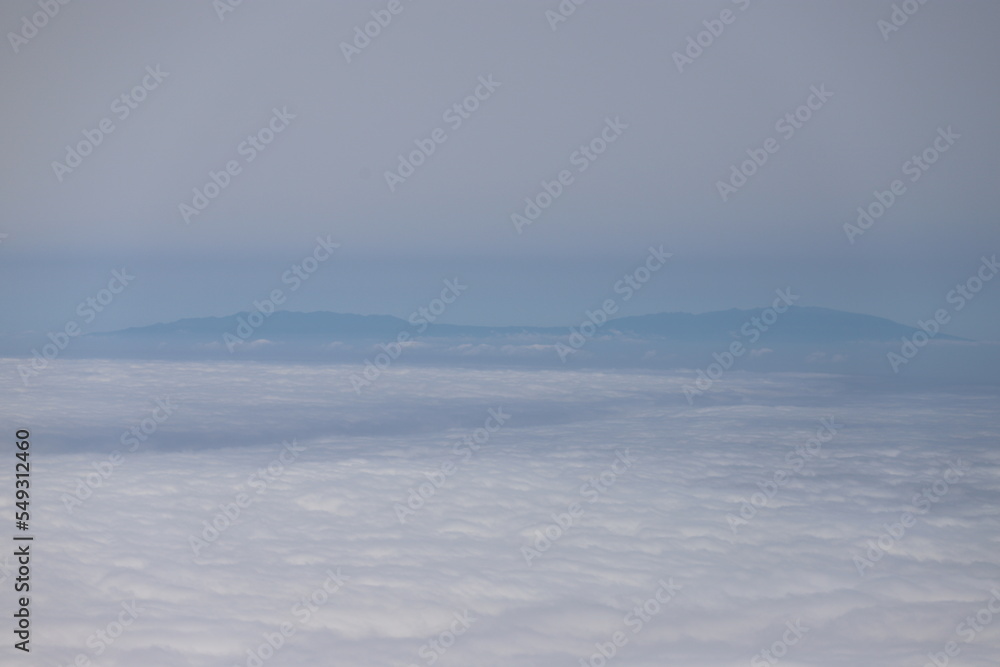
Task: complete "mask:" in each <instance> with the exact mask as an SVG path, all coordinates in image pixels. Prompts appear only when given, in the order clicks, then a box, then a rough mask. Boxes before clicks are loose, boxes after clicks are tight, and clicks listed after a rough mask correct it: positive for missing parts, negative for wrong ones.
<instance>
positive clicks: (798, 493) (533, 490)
mask: <svg viewBox="0 0 1000 667" xmlns="http://www.w3.org/2000/svg"><path fill="white" fill-rule="evenodd" d="M14 363H15V360H0V370H4V372H2V373H0V387H2V388H3V390H4V392H5V394H4V395H5V396H7V397H8V398H7V400H6V401H5V406H6V409H7V410H8V411H9V414H10V415H11V416H12V418H13V419H16V420H17V424H18V425H19V426H25V427H30V428H31V430H32V432H33V434H32V438H33V440H32V448H33V450H32V451H34V452H35V456H43V457H44V458H42V459H39V460H40V461H42V462H43V465H42V466H39V468H38V469H36V468H33V470H37V472H35V474H34V476H33V477H32V488H33V489H34V490H35V493H36V496H34V497H33V504H32V509H33V512H32V519H33V522H34V523H33V531H34V534H35V535H36V542H35V543H36V544H38V545H42V546H44V551H43V552H41V556H40V557H39V556H37V555H36V558H35V559H34V560H33V561H32V564H33V566H34V567H33V571H32V573H31V574H32V596H33V598H32V606H33V607H32V608H33V611H32V614H33V616H32V618H33V619H34V626H33V627H34V628H35V632H34V634H33V639H32V657H33V659H37V660H38V661H40V662H39V663H38V664H43V663H44V664H47V665H60V666H62V665H70V664H74V662H75V661H79V662H75V664H87V663H86V662H84V661H85V660H90V661H91V663H90V664H100V665H107V667H131V666H134V665H146V666H148V667H175V666H180V665H184V666H196V667H233V665H247V666H248V667H259V665H260V664H264V665H266V666H268V667H270V666H274V667H285V666H293V665H303V664H330V663H331V661H332V662H333V663H334V664H343V665H370V664H378V665H386V666H393V667H396V666H398V667H407V666H409V665H417V666H418V667H425V666H426V665H430V664H434V665H439V666H441V667H449V666H451V665H470V664H475V665H501V664H503V665H518V666H524V667H528V666H535V665H579V664H581V663H580V661H581V660H584V661H586V662H589V663H590V664H593V665H595V666H598V665H601V664H605V663H602V662H601V660H600V656H598V658H597V659H593V658H592V656H593V655H595V654H597V652H598V651H600V647H601V646H604V651H606V652H609V651H611V648H614V650H615V655H616V657H615V658H614V660H608V661H607V663H606V664H608V665H613V664H620V665H635V666H636V667H645V666H646V665H662V664H664V662H665V661H666V662H667V663H672V664H684V665H691V666H692V667H700V666H702V665H705V666H711V667H729V666H736V665H743V666H745V665H748V664H751V665H754V664H758V665H767V664H775V663H773V662H770V661H768V659H767V658H766V657H765V655H764V653H763V652H764V651H770V652H771V655H772V657H773V656H775V655H780V664H783V665H785V664H787V665H822V666H823V667H841V666H847V665H858V664H878V665H886V666H887V667H897V666H899V667H904V666H909V665H916V666H918V667H919V666H921V665H927V664H931V665H933V664H935V663H933V662H932V660H931V657H930V656H931V655H938V654H942V652H943V651H944V650H945V647H946V646H949V642H954V646H953V647H952V648H951V649H949V650H950V651H952V655H953V657H954V656H955V653H954V650H955V649H958V654H957V657H954V662H953V663H952V664H962V665H969V666H970V667H986V666H987V665H995V664H996V663H995V661H996V655H997V648H998V646H1000V632H998V628H1000V620H998V619H1000V616H998V612H1000V591H998V586H1000V576H998V573H1000V563H998V550H997V548H996V547H997V514H996V512H995V510H994V509H993V508H995V506H996V498H997V494H998V493H1000V488H998V478H997V475H996V471H997V466H998V463H1000V461H998V452H997V448H996V446H995V443H996V438H997V435H998V424H997V412H996V400H997V396H996V389H995V388H989V389H986V390H978V391H976V392H971V391H963V390H951V391H941V390H940V389H930V390H928V389H917V388H910V389H908V390H906V391H901V392H894V391H888V392H887V391H885V386H884V385H883V384H882V382H881V381H874V382H873V381H866V380H857V379H853V380H852V379H848V378H842V377H840V378H839V377H833V376H807V375H797V376H796V375H781V376H778V375H771V376H768V378H767V379H762V378H761V377H759V376H758V377H753V376H737V375H731V376H728V377H727V378H726V379H725V382H724V383H720V384H719V386H716V387H714V388H713V389H712V391H711V392H710V393H709V394H708V395H706V396H705V397H704V400H703V401H700V402H699V403H698V404H696V405H695V406H693V407H692V406H689V405H688V404H687V403H686V402H685V401H684V399H683V397H682V396H681V388H682V386H683V384H684V383H685V382H687V381H689V380H690V378H691V377H692V376H693V374H690V373H689V374H686V375H684V374H664V373H627V374H623V373H614V372H599V373H593V372H577V371H573V372H567V371H553V372H545V371H537V370H532V371H514V370H510V369H502V370H473V369H456V368H412V367H409V368H407V367H393V368H391V369H389V370H388V371H387V373H386V374H385V375H384V376H383V377H382V378H380V379H379V381H378V382H377V383H376V385H375V386H374V387H372V390H371V391H370V392H366V393H365V394H363V395H361V396H357V395H356V394H355V393H354V392H352V391H351V389H350V387H349V385H348V383H347V382H346V381H345V380H346V377H347V375H349V373H351V372H353V371H354V370H355V367H354V366H351V365H348V366H334V367H329V366H288V365H277V364H246V363H229V364H219V363H208V364H205V363H164V362H135V361H115V360H110V361H109V360H100V361H92V360H58V363H57V364H56V365H55V367H54V368H53V369H51V372H50V373H48V374H46V375H45V376H44V378H43V379H42V384H41V385H40V386H39V388H37V389H26V388H24V387H22V386H21V385H20V383H19V382H18V380H17V379H16V378H15V373H14V372H13V369H12V368H11V367H12V366H13V365H14ZM234 387H238V390H237V391H234V390H233V389H234ZM136 433H138V434H139V435H141V436H142V437H143V440H142V441H141V442H139V441H138V440H136V439H135V438H134V435H133V434H136ZM469 443H472V444H473V445H475V446H476V449H473V448H472V446H471V445H470V444H469ZM42 447H44V448H45V449H44V454H42V453H41V452H42V451H43V450H42V449H41V448H42ZM133 448H134V451H133ZM32 460H35V459H34V458H33V459H32ZM12 474H13V470H12V469H11V468H9V467H4V468H3V469H2V470H0V484H2V485H3V486H4V487H5V488H11V487H10V486H8V485H11V484H12V479H11V477H12ZM418 494H419V495H418ZM13 503H14V499H13V497H12V495H11V494H3V495H0V511H3V512H10V511H13ZM224 513H228V516H230V517H232V518H231V519H229V518H227V515H225V514H224ZM904 521H905V523H906V525H905V526H904V525H903V522H904ZM560 522H561V523H560ZM886 526H888V528H886ZM213 527H217V528H213ZM890 530H891V531H892V532H891V533H890V532H889V531H890ZM213 531H214V532H213ZM546 535H548V536H550V537H547V538H546V537H545V536H546ZM13 561H14V558H13V557H12V556H10V555H9V554H6V555H0V581H6V580H7V579H8V578H10V577H12V576H14V575H13V574H12V571H13V568H14V567H16V564H14V563H13ZM5 585H7V584H5ZM313 596H315V597H313ZM310 599H312V600H313V603H312V604H311V605H310V604H309V600H310ZM650 600H652V602H650ZM123 605H124V606H123ZM637 607H638V608H640V611H639V612H636V611H635V610H636V608H637ZM307 612H308V613H307ZM456 615H458V618H456ZM977 616H978V618H979V621H978V624H977V621H976V618H977ZM970 617H971V618H972V621H971V623H970V622H969V620H968V619H969V618H970ZM459 618H461V619H463V620H459ZM120 621H121V622H122V623H124V627H123V626H121V625H116V624H118V623H119V622H120ZM463 621H464V623H463ZM789 624H790V625H789ZM283 626H284V627H285V628H286V630H287V631H288V633H287V636H283V635H278V636H277V638H275V637H276V633H281V632H282V631H281V628H282V627H283ZM793 629H794V630H793ZM452 630H454V631H456V633H457V635H456V636H449V635H448V634H447V633H449V632H451V631H452ZM459 631H460V632H459ZM619 632H620V633H622V637H620V638H619V640H621V639H624V640H625V641H624V643H621V645H620V646H619V647H617V648H615V647H611V648H608V643H609V642H611V641H612V640H613V637H614V636H615V633H619ZM102 637H103V638H102ZM269 637H270V638H271V640H272V641H273V643H274V644H276V645H279V648H278V649H277V650H275V651H273V652H272V654H271V655H266V656H265V658H266V659H265V660H263V661H258V662H255V661H254V660H252V659H251V658H250V654H248V653H247V652H248V651H251V652H253V653H254V654H259V653H260V651H261V646H262V645H263V646H264V647H265V648H264V651H263V652H264V653H265V654H266V653H268V650H267V646H268V644H267V642H268V638H269ZM109 638H113V639H112V641H110V642H109V641H108V639H109ZM786 640H787V642H786ZM431 642H436V643H434V644H432V643H431ZM783 642H786V643H784V644H783ZM442 645H445V646H447V648H446V649H445V650H439V649H440V647H442ZM435 646H436V647H438V648H435ZM5 650H9V651H12V650H13V649H10V648H9V647H6V648H5ZM78 656H83V658H79V657H78ZM432 658H433V660H432ZM13 660H14V659H13V658H12V661H13ZM939 660H940V659H939ZM754 661H756V662H754ZM586 662H585V663H584V664H586ZM11 664H14V662H12V663H11ZM33 664H34V663H33Z"/></svg>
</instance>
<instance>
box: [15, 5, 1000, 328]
mask: <svg viewBox="0 0 1000 667" xmlns="http://www.w3.org/2000/svg"><path fill="white" fill-rule="evenodd" d="M563 5H564V6H569V3H563ZM388 6H389V3H388V2H354V1H350V2H337V3H322V2H315V1H314V2H309V1H306V0H291V1H287V2H282V3H254V2H243V3H241V4H239V5H238V6H229V5H223V4H221V0H220V3H214V4H213V3H212V2H210V1H208V0H202V1H200V2H194V3H181V4H176V3H154V2H143V3H136V2H127V1H125V0H104V1H102V2H100V3H83V2H70V3H69V4H67V5H65V6H63V5H60V6H59V9H58V12H57V13H56V14H55V15H54V16H52V17H51V18H37V17H36V18H35V21H36V22H37V23H42V24H43V25H42V26H41V27H40V28H37V30H34V29H33V28H34V26H31V20H32V17H33V15H35V14H36V13H37V12H39V11H42V10H41V9H39V5H38V4H36V3H35V2H29V1H28V0H15V1H11V2H6V3H4V5H3V7H2V8H0V27H2V28H3V33H4V34H5V40H4V44H2V45H0V54H2V55H0V80H2V81H3V83H4V90H5V91H7V94H5V95H3V96H2V98H0V117H2V118H3V119H4V123H3V135H4V142H3V145H4V150H3V152H2V156H0V234H4V235H5V236H3V237H0V294H2V298H3V299H4V303H6V304H9V306H10V307H8V308H5V309H3V312H2V315H0V335H4V334H17V333H22V332H24V331H36V332H41V333H44V332H45V331H46V330H53V329H57V328H61V327H62V326H63V325H64V323H65V322H66V321H67V320H69V319H71V318H73V317H74V311H75V308H76V306H77V304H78V303H80V302H81V301H83V300H85V299H86V298H87V297H91V296H93V295H95V294H97V293H98V292H99V291H100V290H101V289H102V288H104V287H105V286H106V285H107V283H108V281H109V280H110V278H111V272H112V271H113V270H116V269H121V268H122V267H126V268H127V269H128V270H129V271H131V272H132V273H133V274H134V275H135V276H136V278H135V281H134V283H132V284H130V285H129V287H128V289H127V290H125V291H124V293H122V294H120V295H118V296H117V297H116V299H115V301H114V303H112V304H111V305H109V306H108V307H107V308H106V309H105V310H104V311H103V312H102V313H101V314H100V317H98V318H96V319H95V320H94V321H93V322H88V323H87V324H86V329H87V330H88V331H98V330H111V329H117V328H121V327H125V326H137V325H143V324H149V323H153V322H161V321H171V320H175V319H178V318H182V317H193V316H207V315H215V316H218V315H227V314H231V313H234V312H236V311H240V310H247V309H248V308H249V307H250V306H251V304H252V302H253V301H254V300H255V299H260V298H262V297H264V296H266V295H267V294H268V293H269V292H270V290H272V289H273V288H275V287H280V286H282V284H283V283H282V282H281V276H282V275H283V274H284V272H285V271H287V270H289V269H290V267H292V266H294V265H295V264H297V263H299V262H301V261H302V260H303V258H305V257H307V256H309V255H310V254H311V253H312V252H313V248H314V246H315V245H316V243H317V241H316V239H317V237H322V238H325V239H331V240H332V242H336V243H339V244H340V247H339V248H338V250H337V252H336V253H334V256H333V258H331V259H330V260H329V261H326V262H324V263H322V264H321V265H320V267H319V269H318V270H317V271H316V272H315V273H314V274H311V276H310V279H309V281H307V282H304V283H303V284H302V286H301V289H300V290H296V291H295V293H294V294H291V295H290V296H289V300H288V302H287V304H285V306H284V307H287V308H289V309H293V310H333V311H339V312H355V313H363V314H369V313H384V314H393V315H397V316H401V317H405V316H407V315H408V314H409V313H410V312H412V311H413V310H414V309H415V308H417V307H418V306H420V305H422V304H424V303H426V302H427V301H428V300H429V299H431V298H433V297H434V296H435V295H436V294H438V293H439V292H440V290H441V284H442V281H443V280H445V279H454V278H456V277H457V278H460V279H461V280H463V281H464V282H465V283H467V284H468V285H469V291H468V294H467V296H464V297H463V299H462V300H461V301H460V303H457V304H456V305H455V306H454V308H451V309H449V311H448V312H447V313H446V314H445V315H444V321H449V322H455V323H468V324H493V325H504V324H525V325H561V324H568V323H571V322H574V321H576V320H578V319H579V316H580V314H581V313H582V312H583V311H584V310H585V309H587V308H592V307H594V305H596V304H599V303H600V302H601V301H602V300H603V299H604V298H606V297H607V296H609V294H610V292H611V289H612V286H613V285H614V283H615V281H617V280H618V279H619V278H620V277H621V276H622V275H624V274H625V273H628V272H631V271H632V270H633V269H634V268H635V267H636V266H637V265H638V264H639V263H640V262H642V260H643V259H644V258H645V256H646V254H647V252H648V248H649V247H650V246H653V247H660V246H661V245H662V246H663V247H664V249H665V250H666V251H667V252H671V253H673V257H672V258H671V261H670V263H669V264H668V266H667V267H666V269H665V270H664V271H662V272H660V273H658V274H657V275H656V276H655V277H654V278H652V279H651V280H650V282H649V283H648V284H647V285H646V286H645V287H644V289H643V290H642V292H641V293H639V294H637V296H636V298H635V299H634V300H633V301H632V302H631V303H629V304H627V306H626V308H625V309H624V311H623V312H622V314H623V315H631V314H642V313H650V312H661V311H691V312H705V311H710V310H719V309H726V308H732V307H741V308H750V307H759V306H763V305H766V303H767V302H768V300H769V298H770V295H771V294H772V293H773V291H774V290H775V289H778V288H784V287H792V288H794V289H796V290H798V291H799V292H800V293H801V294H802V301H801V302H800V303H801V305H811V306H824V307H830V308H838V309H842V310H848V311H853V312H862V313H868V314H873V315H879V316H883V317H889V318H891V319H894V320H897V321H899V322H902V323H905V324H911V325H913V324H915V323H916V321H917V320H918V319H925V318H927V317H928V316H930V315H932V314H933V313H934V311H935V310H936V309H937V308H940V307H942V306H943V304H944V302H945V296H946V294H947V293H948V291H949V290H951V289H952V288H953V287H954V286H955V285H956V284H957V283H959V282H965V281H966V280H967V279H968V278H969V277H970V276H973V275H974V274H975V272H976V270H977V268H978V267H979V265H980V261H981V258H982V257H983V256H984V255H985V256H987V257H990V256H992V254H993V253H995V252H996V251H997V250H1000V226H998V225H997V223H996V219H995V211H994V212H991V211H993V210H994V208H995V203H994V202H995V187H996V186H995V183H996V178H997V175H998V167H1000V164H998V160H1000V158H998V156H1000V151H998V148H1000V133H998V129H997V125H996V122H995V109H996V108H997V106H998V102H1000V100H998V91H997V88H996V86H994V85H992V82H993V81H994V80H995V74H996V72H995V70H996V64H997V62H1000V45H998V44H997V41H996V40H995V32H996V27H997V25H1000V6H997V4H996V3H994V2H989V1H988V0H983V1H962V2H952V3H927V4H924V5H919V8H918V9H917V11H916V12H915V13H913V14H912V15H910V16H905V15H899V14H898V15H897V16H896V20H897V23H900V24H901V25H899V26H896V25H893V24H892V23H891V21H892V19H893V16H892V14H893V6H894V5H893V3H891V2H882V1H879V2H870V1H867V0H850V1H845V2H837V3H826V2H813V1H808V2H791V1H788V0H786V1H785V2H758V1H756V0H749V1H748V2H745V1H744V0H738V1H735V2H729V1H728V0H726V1H723V0H718V1H713V2H697V3H696V2H684V3H654V2H628V3H600V2H596V1H593V0H592V1H591V2H587V3H585V4H582V5H580V6H577V7H576V9H575V11H573V12H572V14H570V15H569V16H565V17H563V16H561V15H559V14H557V13H554V12H558V7H559V3H557V2H554V1H547V2H527V1H505V2H479V3H460V2H441V1H433V0H426V1H422V2H411V1H410V0H401V3H400V4H399V5H398V6H397V5H395V4H393V6H392V8H393V9H395V10H398V11H397V13H395V14H393V13H391V12H389V11H388V9H387V7H388ZM219 7H227V8H228V10H231V11H228V10H225V11H220V10H219ZM373 12H374V14H373ZM725 12H728V13H725ZM39 16H41V15H39ZM387 16H388V17H389V19H391V20H387V19H386V17H387ZM553 16H556V17H558V19H559V20H556V19H553V18H552V17H553ZM901 16H905V23H904V22H903V20H902V18H900V17H901ZM26 17H27V18H26ZM380 18H381V20H382V21H383V22H384V23H386V25H385V26H384V27H381V26H379V27H377V29H376V24H370V25H369V30H370V32H372V33H373V34H374V33H376V32H377V35H376V36H375V37H372V38H370V39H369V41H368V42H367V43H366V42H364V41H358V44H360V45H361V46H362V47H363V48H357V47H353V48H354V50H353V51H352V50H351V49H352V47H351V46H350V45H351V44H352V43H353V42H354V40H356V39H359V38H358V37H357V34H359V33H358V32H356V30H355V28H357V29H358V31H359V32H360V33H361V34H363V31H364V29H365V25H366V24H368V23H370V22H372V21H377V20H378V19H380ZM563 18H565V20H561V19H563ZM25 21H27V24H26V23H25ZM880 21H881V22H882V26H881V27H880V24H879V22H880ZM887 22H888V23H887ZM26 25H27V26H29V27H25V26H26ZM886 25H890V26H892V28H898V29H891V30H890V29H886V28H885V26H886ZM712 31H714V32H717V33H719V34H717V35H714V34H712ZM699 33H701V34H700V35H699ZM11 35H18V36H14V37H11ZM25 35H28V37H25ZM689 38H690V39H691V40H693V41H692V42H689V41H688V40H689ZM698 39H701V40H702V43H703V44H704V46H700V47H699V46H697V40H698ZM692 43H693V44H695V46H691V44H692ZM699 49H700V52H699ZM685 52H686V53H687V54H688V55H687V56H685V57H688V59H689V61H684V60H683V59H682V58H681V57H680V56H678V55H676V54H685ZM483 82H486V83H483ZM477 90H478V92H479V99H477V98H476V97H475V95H476V93H477ZM814 91H822V93H823V94H822V95H819V96H817V95H816V93H815V92H814ZM123 95H124V96H125V99H124V100H123V99H122V96H123ZM470 96H472V97H470ZM810 101H811V103H812V105H813V107H814V108H813V109H808V106H806V107H805V110H801V109H800V107H802V106H803V105H808V104H809V103H810ZM456 104H458V105H462V104H466V105H468V108H469V109H472V110H471V111H466V110H463V111H461V114H462V115H460V112H458V111H455V110H454V108H453V107H454V105H456ZM462 108H463V107H460V109H462ZM449 110H450V111H449ZM796 110H800V111H799V113H800V115H801V116H802V117H803V118H807V119H806V120H804V121H801V122H800V121H795V125H792V124H791V122H789V121H784V124H782V119H784V118H785V116H786V114H789V113H793V114H794V113H795V112H796ZM463 115H464V117H463ZM102 127H103V128H104V129H102ZM109 128H110V131H109V132H108V131H106V130H108V129H109ZM279 129H280V131H279ZM602 132H604V133H605V137H606V138H613V139H614V141H608V142H606V143H604V142H603V139H599V138H600V137H601V133H602ZM258 134H260V139H259V141H260V142H261V143H260V144H259V149H258V148H256V147H253V144H252V143H245V142H248V138H249V137H251V136H254V135H258ZM87 137H90V139H88V138H87ZM434 137H437V139H438V141H435V140H434ZM595 139H596V140H597V143H596V144H595V146H597V147H598V148H599V149H600V150H601V151H602V152H601V153H600V154H599V155H598V154H596V153H592V154H591V155H592V157H593V159H591V158H590V157H587V156H586V155H585V154H584V153H582V152H581V147H584V146H587V145H589V144H591V142H592V141H594V140H595ZM265 140H266V141H267V142H268V143H266V145H265V144H264V143H263V142H264V141H265ZM769 140H770V143H769ZM936 140H938V145H939V146H941V147H946V150H944V151H943V152H940V153H939V154H937V156H936V159H935V161H934V163H933V164H928V165H926V167H927V169H926V170H921V169H920V168H919V167H918V168H917V170H916V171H914V165H913V163H912V162H911V163H910V164H909V167H907V164H906V163H907V162H908V161H911V159H912V158H913V156H914V155H921V154H923V153H924V151H925V150H926V149H928V148H931V147H933V146H934V142H935V141H936ZM80 142H84V147H83V149H82V150H83V151H87V152H88V154H87V155H86V156H82V157H81V158H80V160H79V162H78V163H76V162H75V158H73V157H72V156H70V157H69V158H68V157H67V151H68V150H69V149H70V148H75V147H77V146H78V145H79V144H80ZM90 143H93V144H96V145H94V146H93V147H92V150H91V146H90V145H89V144H90ZM419 145H423V146H425V147H426V146H428V145H431V146H432V147H433V152H430V150H429V149H425V152H427V153H429V154H428V155H426V156H423V155H418V158H417V160H419V161H421V162H422V163H421V164H420V165H419V166H416V167H415V168H414V169H413V173H412V174H411V175H408V176H406V178H405V179H402V178H401V177H400V178H399V179H396V178H393V177H390V179H389V180H390V181H392V182H391V183H389V182H387V178H386V173H387V172H390V171H393V170H398V169H399V162H400V157H399V156H400V155H405V156H409V154H410V153H411V152H412V151H414V150H419V148H418V146H419ZM768 146H769V147H770V149H769V150H770V152H769V151H768V149H766V148H765V147H768ZM932 150H933V149H932ZM748 151H749V153H748ZM762 152H763V153H764V154H765V156H766V160H763V164H760V165H759V166H755V165H751V167H749V168H748V169H749V170H751V171H753V173H752V175H750V176H749V177H747V178H746V182H745V184H742V185H740V187H739V188H738V189H736V188H734V189H733V191H728V192H725V193H720V189H719V186H718V183H719V182H720V181H725V180H728V179H730V177H731V174H732V169H733V167H734V165H736V166H737V168H738V166H739V165H741V164H742V163H743V162H744V161H746V160H748V159H751V157H752V156H753V155H756V156H758V160H759V161H761V160H762V158H761V157H760V156H761V154H762ZM251 157H252V160H251V159H250V158H251ZM67 160H70V162H67ZM56 162H58V163H62V165H63V166H60V165H56V166H53V163H56ZM70 164H76V166H75V167H72V168H70V166H69V165H70ZM227 165H228V166H229V167H230V168H231V169H232V172H233V173H226V169H227ZM582 167H585V169H584V170H583V171H580V169H581V168H582ZM564 170H565V171H568V172H569V173H568V174H564V177H565V178H566V183H565V184H560V183H559V175H560V173H561V172H563V171H564ZM212 173H214V174H216V181H217V182H220V183H225V187H221V188H219V192H218V194H217V196H215V197H213V198H212V199H211V200H210V201H209V200H207V199H206V202H203V203H207V206H205V207H204V210H200V211H198V212H197V214H191V212H190V211H189V212H188V215H185V214H184V212H183V211H182V210H181V205H186V206H190V207H192V208H193V207H194V205H195V204H196V203H197V201H196V200H197V197H198V196H200V195H196V194H195V190H196V189H197V190H199V191H203V190H204V189H205V187H206V185H207V184H210V183H212V176H211V174H212ZM397 176H398V171H397ZM914 177H917V180H915V181H914V180H911V179H913V178H914ZM897 179H898V180H899V181H900V184H899V187H898V194H893V193H892V183H893V181H894V180H897ZM543 182H544V183H548V184H549V186H548V187H549V190H550V191H552V192H556V190H557V188H558V187H561V191H560V192H559V193H558V196H557V197H555V198H554V199H553V201H552V202H551V204H550V205H548V206H547V207H546V208H545V209H544V210H540V214H539V215H538V216H537V219H536V220H534V221H532V222H531V223H530V224H517V223H515V222H514V221H512V215H513V214H520V215H522V216H526V215H527V213H526V211H525V209H526V206H527V204H526V203H525V199H526V198H529V199H537V198H538V196H539V194H540V193H545V185H544V183H543ZM553 184H555V185H553ZM209 190H210V191H211V187H210V188H209ZM876 192H878V193H887V194H880V195H877V194H876ZM890 196H891V197H892V198H893V202H892V204H891V205H890V206H889V207H888V209H887V210H886V211H885V212H884V214H883V215H882V216H881V217H879V218H878V219H877V220H874V221H873V223H872V224H871V225H870V227H869V228H868V229H867V230H863V233H860V234H856V235H853V236H852V237H851V238H849V234H848V233H846V232H845V229H844V225H845V224H850V223H854V222H855V221H856V220H857V217H858V213H857V209H858V207H859V206H861V207H865V208H869V207H871V205H872V203H873V202H876V198H877V197H881V198H882V201H883V202H887V201H889V200H888V197H890ZM544 199H545V198H544V196H543V197H542V200H543V201H544ZM876 210H877V207H876ZM185 218H187V219H185ZM852 241H853V242H852ZM998 302H1000V289H998V285H997V284H987V285H986V286H984V289H983V291H982V292H981V294H980V295H978V297H977V299H976V300H975V301H974V302H973V303H971V304H969V307H968V308H967V309H965V311H964V312H963V313H962V314H961V317H955V318H954V321H953V322H952V323H951V324H950V325H949V329H948V333H951V334H954V335H959V336H966V337H971V338H976V339H987V340H1000V309H997V307H996V306H997V304H998Z"/></svg>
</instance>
